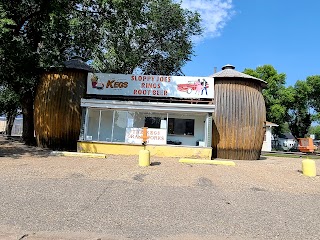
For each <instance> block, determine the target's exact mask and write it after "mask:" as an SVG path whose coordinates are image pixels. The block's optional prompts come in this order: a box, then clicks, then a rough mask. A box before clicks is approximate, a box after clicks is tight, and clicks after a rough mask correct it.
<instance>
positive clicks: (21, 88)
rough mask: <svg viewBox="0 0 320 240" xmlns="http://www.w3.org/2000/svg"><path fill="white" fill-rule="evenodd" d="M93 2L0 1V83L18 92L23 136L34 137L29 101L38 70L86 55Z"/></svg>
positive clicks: (90, 40)
mask: <svg viewBox="0 0 320 240" xmlns="http://www.w3.org/2000/svg"><path fill="white" fill-rule="evenodd" d="M93 2H95V1H75V0H72V1H69V0H54V1H47V0H38V1H35V0H14V1H7V0H0V13H1V17H2V18H3V19H5V20H4V21H1V22H0V33H1V38H0V66H1V75H0V84H6V85H8V86H9V87H10V89H12V90H13V91H14V92H15V93H16V94H18V95H19V100H20V103H21V108H22V113H23V136H22V137H23V139H24V141H25V142H26V143H27V144H32V143H33V142H34V137H33V135H34V127H33V101H34V94H35V88H36V85H37V80H38V77H39V74H40V72H41V69H43V68H46V67H50V66H57V65H60V64H61V63H62V62H63V61H64V60H66V59H68V58H70V57H72V56H74V55H80V56H84V57H85V58H87V59H89V58H92V55H91V54H90V53H92V49H93V48H94V47H95V43H97V42H98V40H100V38H99V35H96V32H95V30H96V25H97V24H98V23H99V19H98V18H96V17H95V13H93V11H94V10H95V7H94V6H93V7H91V8H90V10H89V7H87V6H86V4H89V3H90V4H91V5H92V3H93Z"/></svg>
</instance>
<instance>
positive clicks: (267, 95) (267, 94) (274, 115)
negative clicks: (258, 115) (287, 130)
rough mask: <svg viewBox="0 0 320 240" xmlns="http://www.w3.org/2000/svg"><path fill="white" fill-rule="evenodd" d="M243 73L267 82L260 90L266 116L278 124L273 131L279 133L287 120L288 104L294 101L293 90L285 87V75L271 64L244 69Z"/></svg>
mask: <svg viewBox="0 0 320 240" xmlns="http://www.w3.org/2000/svg"><path fill="white" fill-rule="evenodd" d="M244 73H246V74H249V75H251V76H253V77H257V78H260V79H262V80H264V81H266V82H267V83H268V84H267V87H266V89H264V90H263V91H262V94H263V96H264V99H265V103H266V115H267V116H266V117H267V120H268V121H270V122H273V123H276V124H278V125H279V127H277V128H274V129H273V130H274V131H275V133H276V134H279V133H281V132H282V130H283V129H284V124H285V123H286V121H287V116H288V115H287V113H288V109H289V106H290V105H291V104H292V102H293V101H294V91H292V89H288V88H286V87H285V83H286V81H285V79H286V75H285V74H284V73H278V72H277V70H276V69H275V68H274V67H273V66H272V65H263V66H260V67H257V68H256V69H245V70H244Z"/></svg>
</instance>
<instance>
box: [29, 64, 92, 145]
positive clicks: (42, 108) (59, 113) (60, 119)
mask: <svg viewBox="0 0 320 240" xmlns="http://www.w3.org/2000/svg"><path fill="white" fill-rule="evenodd" d="M89 70H91V69H90V68H89V67H88V66H87V65H85V64H84V63H83V62H81V61H79V60H70V61H68V62H66V63H65V68H64V69H62V70H60V71H58V70H57V69H55V70H53V71H49V72H46V73H43V74H42V76H41V78H40V82H39V84H38V87H37V92H36V96H35V102H34V126H35V134H36V140H37V144H38V146H40V147H45V148H50V149H54V150H76V148H77V140H78V139H79V134H80V125H81V115H82V113H81V107H80V101H81V98H82V97H84V95H85V92H86V81H87V74H88V71H89Z"/></svg>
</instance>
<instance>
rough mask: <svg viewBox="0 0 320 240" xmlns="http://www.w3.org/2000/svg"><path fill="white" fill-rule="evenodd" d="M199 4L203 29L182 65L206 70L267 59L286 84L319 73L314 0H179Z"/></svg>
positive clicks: (319, 18)
mask: <svg viewBox="0 0 320 240" xmlns="http://www.w3.org/2000/svg"><path fill="white" fill-rule="evenodd" d="M182 4H183V6H184V7H186V8H189V9H193V10H198V11H199V12H200V14H201V15H202V16H203V26H204V27H205V32H204V35H203V37H202V38H201V39H200V40H199V39H198V40H197V41H196V43H195V48H194V50H195V55H196V56H194V57H193V58H192V61H191V62H188V63H187V64H186V65H185V67H184V68H183V72H184V74H185V75H187V76H208V75H210V74H212V73H213V69H214V67H217V70H218V71H220V70H221V67H222V66H223V65H225V64H232V65H234V66H235V67H236V70H238V71H243V70H244V69H245V68H253V69H255V68H256V67H257V66H261V65H264V64H271V65H273V66H274V67H275V69H276V70H277V71H278V72H279V73H281V72H283V73H285V74H286V75H287V79H286V82H287V85H294V84H295V82H296V81H297V80H305V79H306V77H307V76H311V75H320V1H319V0H304V1H301V0H299V1H298V0H183V1H182Z"/></svg>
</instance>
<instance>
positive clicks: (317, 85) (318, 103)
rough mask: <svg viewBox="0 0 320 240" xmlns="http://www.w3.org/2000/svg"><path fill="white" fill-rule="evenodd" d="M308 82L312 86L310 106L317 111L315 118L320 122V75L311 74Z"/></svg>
mask: <svg viewBox="0 0 320 240" xmlns="http://www.w3.org/2000/svg"><path fill="white" fill-rule="evenodd" d="M306 82H307V84H308V85H309V87H310V106H311V107H312V109H313V110H314V111H315V114H314V119H313V120H315V121H318V122H320V98H319V96H320V75H314V76H309V77H307V79H306Z"/></svg>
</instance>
